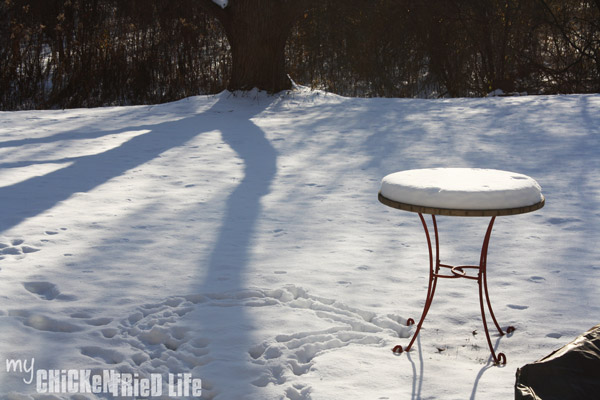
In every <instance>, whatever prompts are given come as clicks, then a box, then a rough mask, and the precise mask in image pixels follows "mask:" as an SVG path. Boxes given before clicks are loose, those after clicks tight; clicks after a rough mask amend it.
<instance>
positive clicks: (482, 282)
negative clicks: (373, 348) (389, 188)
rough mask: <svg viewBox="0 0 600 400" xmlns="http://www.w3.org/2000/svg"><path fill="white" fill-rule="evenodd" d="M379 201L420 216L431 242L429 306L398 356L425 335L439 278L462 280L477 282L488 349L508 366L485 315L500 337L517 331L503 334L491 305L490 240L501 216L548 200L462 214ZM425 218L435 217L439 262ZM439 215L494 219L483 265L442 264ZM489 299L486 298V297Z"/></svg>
mask: <svg viewBox="0 0 600 400" xmlns="http://www.w3.org/2000/svg"><path fill="white" fill-rule="evenodd" d="M379 201H380V202H381V203H383V204H385V205H387V206H389V207H393V208H397V209H400V210H405V211H411V212H416V213H418V214H419V218H420V219H421V223H422V225H423V229H424V230H425V237H426V239H427V247H428V249H429V285H428V288H427V297H426V298H425V306H424V308H423V312H422V314H421V319H420V320H419V323H418V324H417V329H416V331H415V333H414V334H413V337H412V339H411V341H410V343H409V344H408V346H407V347H406V348H403V347H402V346H401V345H397V346H395V347H394V348H393V349H392V351H393V352H394V353H402V352H404V351H409V350H410V349H411V347H412V345H413V343H414V342H415V340H416V338H417V336H418V335H419V332H420V331H421V327H422V326H423V322H424V321H425V317H426V316H427V313H428V312H429V308H430V307H431V304H432V302H433V297H434V295H435V289H436V287H437V281H438V278H444V279H458V278H465V279H471V280H476V281H477V284H478V287H479V305H480V309H481V319H482V322H483V328H484V331H485V336H486V339H487V343H488V346H489V348H490V352H491V353H492V358H493V361H494V364H496V365H504V364H506V355H505V354H504V353H498V354H496V352H495V350H494V347H493V345H492V340H491V338H490V332H489V329H488V324H487V317H486V312H485V305H484V303H485V304H486V305H487V309H488V311H489V314H490V316H491V317H492V320H493V322H494V325H495V326H496V329H497V330H498V333H499V334H500V336H503V335H505V334H507V333H511V332H513V331H514V330H515V328H514V327H513V326H509V327H508V328H507V329H506V332H504V331H503V330H502V328H501V327H500V325H499V324H498V321H497V320H496V316H495V315H494V311H493V309H492V303H491V301H490V295H489V291H488V286H487V253H488V246H489V243H490V237H491V235H492V228H493V226H494V221H495V220H496V217H497V216H501V215H515V214H522V213H526V212H531V211H535V210H538V209H540V208H542V207H543V206H544V204H545V200H544V197H543V196H542V200H541V201H540V202H539V203H536V204H533V205H530V206H526V207H518V208H506V209H497V210H459V209H447V208H433V207H424V206H419V205H414V204H406V203H400V202H397V201H394V200H390V199H388V198H386V197H384V196H383V195H382V194H381V193H379ZM423 214H431V219H432V222H433V232H434V238H435V258H434V256H433V247H432V242H431V236H430V234H429V229H428V225H427V222H426V221H425V217H424V216H423ZM436 215H449V216H463V217H491V219H490V222H489V224H488V228H487V231H486V233H485V237H484V239H483V245H482V246H481V254H480V257H479V265H461V266H453V265H448V264H442V263H441V262H440V242H439V234H438V228H437V220H436ZM442 268H444V269H446V270H449V272H450V273H449V274H443V273H440V270H441V269H442ZM465 270H474V272H476V274H471V275H469V274H468V273H467V271H465ZM484 295H485V297H484ZM414 323H415V321H414V320H413V319H412V318H409V319H408V321H407V325H409V326H410V325H414Z"/></svg>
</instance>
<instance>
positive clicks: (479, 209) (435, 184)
mask: <svg viewBox="0 0 600 400" xmlns="http://www.w3.org/2000/svg"><path fill="white" fill-rule="evenodd" d="M379 201H381V202H382V203H383V204H385V205H387V206H390V207H394V208H398V209H401V210H406V211H412V212H419V213H425V214H435V215H454V216H473V217H475V216H500V215H514V214H522V213H526V212H531V211H535V210H538V209H540V208H542V207H543V206H544V204H545V199H544V196H543V195H542V193H541V187H540V185H539V184H538V183H537V182H536V181H535V180H534V179H532V178H530V177H528V176H526V175H522V174H518V173H515V172H509V171H500V170H495V169H480V168H429V169H415V170H407V171H401V172H396V173H393V174H390V175H387V176H386V177H384V178H383V180H382V181H381V190H380V192H379Z"/></svg>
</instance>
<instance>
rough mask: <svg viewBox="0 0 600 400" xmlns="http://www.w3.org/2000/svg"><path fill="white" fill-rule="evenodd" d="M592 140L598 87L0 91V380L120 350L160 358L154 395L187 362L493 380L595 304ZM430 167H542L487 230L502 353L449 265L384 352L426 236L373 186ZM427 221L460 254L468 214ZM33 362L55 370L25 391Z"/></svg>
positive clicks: (310, 395)
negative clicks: (64, 104) (16, 95)
mask: <svg viewBox="0 0 600 400" xmlns="http://www.w3.org/2000/svg"><path fill="white" fill-rule="evenodd" d="M599 151H600V96H599V95H573V96H548V97H545V96H537V97H533V96H531V97H528V96H525V97H504V98H497V97H495V98H484V99H450V100H449V99H445V100H412V99H355V98H343V97H338V96H334V95H331V94H326V93H322V92H311V91H308V90H301V91H296V92H293V93H287V94H280V95H277V96H266V95H263V94H261V93H250V94H247V95H245V96H233V95H232V94H231V93H226V92H225V93H221V94H219V95H216V96H201V97H193V98H189V99H185V100H182V101H179V102H175V103H170V104H164V105H158V106H151V107H149V106H139V107H117V108H101V109H89V110H86V109H77V110H64V111H27V112H10V113H7V112H4V113H0V186H1V187H0V211H1V213H0V247H1V249H0V253H1V254H0V258H1V260H0V268H1V270H0V296H1V297H0V332H1V333H0V335H1V336H0V337H1V338H2V340H1V341H0V396H1V398H2V399H32V398H33V399H56V398H59V399H62V398H65V399H75V400H80V399H92V398H113V397H114V396H113V395H112V394H110V393H108V394H107V393H104V394H98V395H93V394H86V393H82V392H84V391H85V390H87V389H89V387H88V386H86V385H84V384H83V383H82V382H80V381H79V380H77V379H76V378H77V377H83V378H82V379H81V380H84V379H86V373H89V374H90V375H96V376H99V377H103V374H105V373H110V371H117V372H119V373H122V374H123V375H122V377H124V378H127V377H128V375H127V374H131V377H132V378H133V380H134V381H135V382H137V385H138V390H142V395H143V394H144V392H143V390H144V388H143V387H142V386H143V385H145V383H143V382H151V381H149V380H146V379H147V378H148V379H150V378H151V377H152V376H153V375H152V374H160V375H154V377H156V376H158V377H159V378H160V382H161V384H162V393H163V396H162V398H191V395H190V396H179V397H177V396H173V395H171V396H169V394H168V388H167V386H168V382H169V381H168V379H169V378H168V377H169V374H172V376H173V377H175V378H181V379H180V380H179V382H180V383H181V382H182V380H183V379H184V378H185V377H187V378H190V380H194V381H195V382H199V381H198V380H199V379H201V382H202V398H203V399H219V400H237V399H291V400H298V399H305V400H306V399H314V400H317V399H321V400H335V399H350V398H353V399H379V400H382V399H468V398H471V399H474V398H477V399H508V398H511V397H512V396H513V384H514V377H515V371H516V368H517V367H519V366H522V365H524V364H526V363H528V362H532V361H534V360H536V359H539V358H541V357H543V356H545V355H547V354H548V353H550V352H551V351H553V350H554V349H556V348H559V347H561V346H562V345H564V344H566V343H567V342H569V341H570V340H572V339H573V338H574V337H575V336H577V335H578V334H579V333H581V332H583V331H585V330H587V329H589V328H590V327H592V326H593V325H595V324H597V323H598V322H600V321H599V319H600V318H599V316H600V289H599V286H600V261H598V260H599V259H600V252H599V249H598V243H600V234H599V231H598V228H597V227H598V226H599V225H600V208H599V205H600V174H599V171H600V169H599V160H600V157H599V156H598V152H599ZM429 167H479V168H493V169H500V170H508V171H514V172H519V173H522V174H525V175H528V176H531V177H532V178H534V179H535V180H537V182H539V183H540V185H541V186H542V188H543V194H544V196H545V197H546V206H545V207H544V208H543V209H541V210H538V211H536V212H533V213H529V214H523V215H517V216H510V217H499V218H498V219H497V220H496V224H495V226H494V232H493V235H492V240H491V244H490V250H489V257H488V262H489V267H488V268H489V270H488V271H489V281H488V283H489V287H490V294H491V298H492V304H493V306H494V311H495V313H496V316H497V317H498V319H499V322H500V324H501V325H502V326H504V327H506V326H507V325H509V324H510V325H514V326H515V327H516V328H517V330H516V332H514V334H512V335H510V337H506V336H505V337H502V338H500V337H499V336H498V335H497V333H494V334H493V336H492V340H493V341H494V344H495V345H496V346H497V349H498V351H502V352H504V353H505V354H506V356H507V359H508V363H507V364H506V365H505V366H502V367H498V366H494V365H493V364H492V363H491V360H490V355H489V350H488V348H487V344H486V342H485V335H484V334H483V328H482V325H481V321H480V315H479V302H478V298H477V286H476V283H475V282H474V281H470V280H465V279H463V280H441V281H440V282H439V284H438V292H437V294H436V298H435V300H434V303H433V306H432V308H431V311H430V312H429V315H428V317H427V320H426V321H425V325H424V328H423V330H422V331H421V335H420V337H419V339H418V340H417V342H416V343H415V346H414V348H413V351H411V352H409V353H405V354H402V355H394V354H393V353H392V352H391V348H392V347H393V346H394V345H396V344H403V345H406V344H407V343H408V340H409V337H410V334H411V333H412V332H413V330H414V327H412V328H407V327H405V326H404V325H405V322H406V319H407V318H410V317H412V318H414V319H418V318H419V316H420V313H421V310H422V307H423V303H424V300H425V294H426V289H427V273H428V261H427V247H426V242H425V236H424V234H423V231H422V228H421V225H420V221H419V219H418V216H417V215H416V214H413V213H409V212H405V211H400V210H396V209H392V208H389V207H386V206H384V205H383V204H381V203H379V202H378V201H377V192H378V190H379V186H380V182H381V179H382V178H383V177H384V176H385V175H387V174H390V173H392V172H395V171H400V170H405V169H413V168H429ZM438 223H439V227H440V234H441V239H442V243H441V251H442V253H441V258H442V262H447V263H451V264H455V265H464V264H472V263H475V262H477V261H478V257H479V249H480V246H481V240H482V239H483V233H484V231H485V228H486V226H487V218H471V219H466V218H456V217H439V219H438ZM17 360H21V362H23V361H27V363H26V364H23V363H22V364H20V365H19V364H18V363H17ZM32 363H33V368H31V367H32ZM19 367H21V370H22V372H19ZM7 370H8V371H7ZM80 370H81V373H80V372H79V371H80ZM86 371H87V372H86ZM107 371H108V372H107ZM50 374H58V376H59V377H61V379H62V378H64V382H66V385H65V387H60V384H62V383H61V381H60V379H57V380H54V381H52V382H54V383H55V384H57V385H59V387H57V388H55V389H57V390H58V391H68V390H69V389H70V390H71V391H72V392H73V393H60V394H48V393H45V394H38V393H37V390H36V387H37V388H38V389H40V390H42V391H43V390H44V389H45V387H46V386H45V385H47V383H48V377H49V376H50ZM177 374H181V375H177ZM156 380H157V381H158V379H156ZM27 382H31V383H27ZM103 382H104V381H103ZM69 383H70V385H69ZM110 383H112V382H110V381H109V382H108V383H107V386H106V389H109V388H110ZM155 383H156V382H155ZM156 385H158V383H156V384H155V385H154V388H155V389H156ZM183 386H186V387H189V388H191V387H192V386H191V384H188V382H186V385H183V383H182V384H181V385H180V387H182V388H183ZM99 387H100V388H101V386H99ZM128 387H129V386H127V384H126V385H125V388H126V389H127V388H128ZM131 387H132V388H134V386H133V385H132V386H131ZM119 388H120V389H122V386H119ZM171 389H172V390H175V389H177V387H176V386H175V387H173V388H171ZM112 390H116V388H114V387H113V388H112ZM181 393H183V392H182V391H179V392H178V393H177V394H181ZM117 394H118V395H119V396H117V397H116V398H134V397H135V398H143V397H144V396H142V395H140V396H120V395H121V394H123V393H121V392H117ZM151 398H157V397H151Z"/></svg>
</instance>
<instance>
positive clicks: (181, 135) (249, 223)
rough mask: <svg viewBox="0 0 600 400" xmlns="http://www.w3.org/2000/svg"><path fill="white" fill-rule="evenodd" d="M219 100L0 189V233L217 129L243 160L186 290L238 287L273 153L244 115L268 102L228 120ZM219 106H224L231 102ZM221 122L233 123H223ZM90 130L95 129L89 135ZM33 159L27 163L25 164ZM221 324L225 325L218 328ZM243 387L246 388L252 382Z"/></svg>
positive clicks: (240, 314)
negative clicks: (204, 261)
mask: <svg viewBox="0 0 600 400" xmlns="http://www.w3.org/2000/svg"><path fill="white" fill-rule="evenodd" d="M226 99H227V96H226V95H221V98H220V100H219V101H218V102H217V103H215V104H214V105H213V106H212V107H211V108H210V109H209V110H206V111H204V112H202V113H201V114H198V115H194V116H192V117H188V118H184V119H182V120H177V121H172V122H166V123H161V124H156V125H146V126H135V127H131V128H132V129H135V130H143V129H147V130H149V131H150V132H148V133H146V134H143V135H140V136H136V137H134V138H132V139H130V140H129V141H127V142H125V143H123V144H122V145H121V146H119V147H116V148H113V149H111V150H108V151H105V152H103V153H99V154H94V155H90V156H82V157H74V158H69V159H68V161H69V162H72V164H71V165H70V166H68V167H65V168H62V169H60V170H57V171H54V172H52V173H49V174H46V175H44V176H39V177H34V178H31V179H28V180H26V181H23V182H20V183H17V184H15V185H12V186H7V187H2V188H0V201H1V202H2V204H3V208H4V212H3V218H0V232H3V231H6V230H8V229H10V228H12V227H14V226H17V225H18V224H19V223H21V222H23V221H24V220H26V219H27V218H31V217H35V216H36V215H39V214H41V213H43V212H45V211H47V210H49V209H51V208H52V207H54V206H56V205H57V204H59V203H60V202H61V201H64V200H66V199H68V198H69V197H70V196H72V195H73V194H75V193H80V192H89V191H91V190H93V189H94V188H96V187H98V186H100V185H102V184H104V183H106V182H108V181H109V180H110V179H113V178H116V177H118V176H120V175H122V174H123V173H125V172H126V171H128V170H130V169H132V168H135V167H138V166H140V165H142V164H144V163H146V162H149V161H151V160H153V159H154V158H157V157H159V156H160V154H161V153H163V152H165V151H168V150H169V149H172V148H175V147H177V146H181V145H184V144H185V143H186V142H187V141H189V140H191V139H193V138H194V137H196V136H198V135H201V134H202V133H204V132H210V131H214V130H218V131H220V132H221V134H222V139H223V140H224V142H225V143H226V144H228V145H229V146H230V147H231V149H232V150H234V151H235V152H236V153H237V154H238V155H239V157H240V158H241V159H242V160H243V162H244V178H243V179H242V181H241V182H240V184H239V185H238V186H237V187H236V188H235V190H234V191H233V192H232V193H231V194H230V195H229V197H228V199H227V202H226V208H225V215H224V218H223V223H222V225H221V228H220V232H219V234H218V239H217V241H216V244H215V246H214V248H213V250H212V252H211V254H210V257H209V261H208V265H207V270H206V274H204V277H203V281H202V282H199V283H198V284H196V285H194V284H192V287H191V288H190V289H191V290H194V291H196V292H197V293H211V292H212V293H214V292H217V291H219V292H220V291H232V292H235V291H239V290H243V289H244V274H245V272H246V270H247V267H248V263H249V253H250V249H251V246H252V237H253V235H254V231H255V227H256V224H257V221H258V218H259V216H260V213H261V204H260V201H261V199H262V197H263V196H264V195H266V194H268V193H269V191H270V186H271V183H272V181H273V178H274V177H275V174H276V170H277V168H276V165H277V154H276V151H275V149H274V148H273V147H272V146H271V144H270V143H269V141H268V140H267V139H266V138H265V134H264V132H263V131H262V130H261V129H260V128H259V127H258V126H256V125H255V124H254V123H252V121H251V118H252V117H253V116H254V115H256V114H258V113H260V112H261V111H263V110H264V109H265V108H266V107H267V106H268V105H269V103H268V102H266V103H265V104H263V105H261V106H258V105H256V104H255V103H252V104H250V107H248V108H246V109H242V110H235V112H234V113H232V114H229V115H228V117H229V118H233V119H234V123H228V124H226V125H223V123H222V121H223V119H222V118H223V116H222V115H218V114H220V113H221V112H222V111H223V108H222V107H223V106H225V105H224V104H223V103H225V100H226ZM250 101H251V100H250V99H249V102H250ZM227 107H228V108H231V105H227ZM227 111H230V110H227ZM228 127H233V128H231V129H227V128H228ZM129 128H130V127H124V128H123V129H120V130H118V131H113V132H103V135H109V134H118V133H121V132H126V131H128V130H129ZM91 136H92V137H97V136H100V135H99V134H96V133H92V134H91ZM69 137H70V136H69ZM234 161H235V160H232V162H234ZM54 162H60V160H57V161H54ZM33 163H35V162H31V164H33ZM200 267H203V266H200ZM203 270H204V268H203ZM188 290H189V289H188ZM202 324H203V325H204V324H213V325H215V324H220V325H221V326H223V325H231V328H232V329H236V327H240V326H247V325H249V324H250V321H249V318H248V316H247V315H246V313H245V312H244V308H243V307H223V308H222V310H221V312H220V316H219V321H202ZM223 328H226V329H227V327H226V326H223ZM199 329H201V327H200V326H199ZM242 341H243V342H244V343H239V342H238V343H237V345H240V344H241V345H243V347H247V348H249V347H250V343H249V338H248V335H246V336H245V337H243V338H242ZM246 344H247V345H248V346H246ZM227 361H229V363H230V364H229V365H236V366H240V365H243V363H246V362H247V353H246V352H244V353H243V354H239V359H236V360H227ZM232 373H233V372H232ZM215 389H217V390H218V388H215ZM244 390H245V393H247V394H250V391H251V390H252V387H246V388H244Z"/></svg>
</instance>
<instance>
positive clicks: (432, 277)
mask: <svg viewBox="0 0 600 400" xmlns="http://www.w3.org/2000/svg"><path fill="white" fill-rule="evenodd" d="M419 217H420V218H421V223H422V224H423V229H424V230H425V237H426V238H427V247H428V249H429V285H428V287H427V297H426V298H425V307H424V308H423V313H422V314H421V319H420V320H419V323H418V324H417V330H416V331H415V333H414V335H413V337H412V339H411V341H410V343H409V344H408V346H407V347H406V349H403V348H402V346H401V345H397V346H395V347H394V348H393V349H392V351H393V352H394V353H397V354H400V353H402V352H403V351H409V350H410V348H411V347H412V345H413V343H414V342H415V340H416V339H417V336H419V332H420V331H421V326H423V321H425V317H426V316H427V313H428V312H429V307H431V303H432V302H433V296H434V294H435V288H436V286H437V278H438V272H439V269H440V259H439V254H440V242H439V239H438V230H437V223H436V220H435V215H432V216H431V218H432V220H433V230H434V234H435V270H434V267H433V265H434V263H433V250H432V248H431V238H430V236H429V229H427V222H425V218H423V214H421V213H419ZM411 321H412V323H413V324H414V321H413V319H412V318H410V319H409V320H408V325H412V324H411V323H410V322H411Z"/></svg>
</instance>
